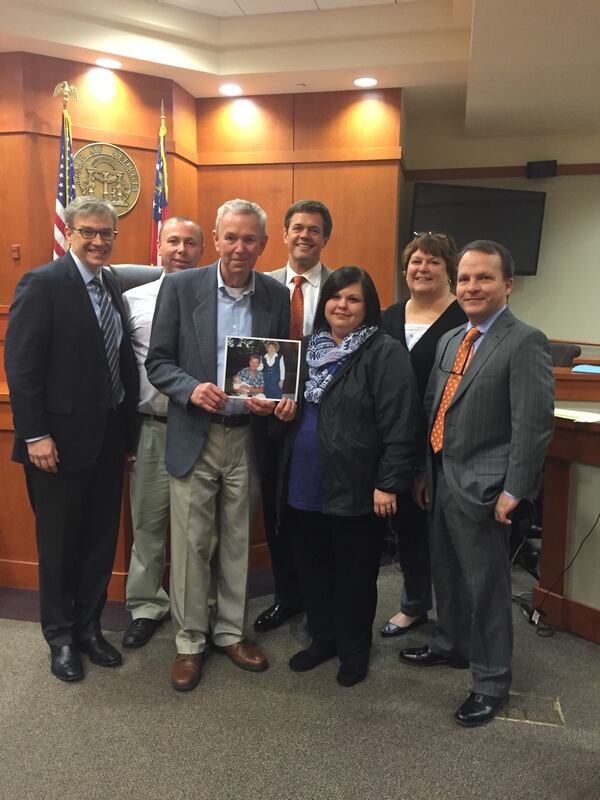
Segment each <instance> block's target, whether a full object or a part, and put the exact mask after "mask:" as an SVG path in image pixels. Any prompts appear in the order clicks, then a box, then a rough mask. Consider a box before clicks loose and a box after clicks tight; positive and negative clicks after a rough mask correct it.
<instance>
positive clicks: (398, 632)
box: [381, 614, 429, 637]
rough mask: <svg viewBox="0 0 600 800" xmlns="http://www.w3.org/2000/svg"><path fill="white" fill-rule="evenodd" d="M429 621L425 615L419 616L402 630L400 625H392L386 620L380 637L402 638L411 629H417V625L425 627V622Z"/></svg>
mask: <svg viewBox="0 0 600 800" xmlns="http://www.w3.org/2000/svg"><path fill="white" fill-rule="evenodd" d="M428 621H429V618H428V616H427V614H421V616H420V617H416V618H415V619H413V621H412V622H411V623H410V625H406V626H405V627H404V628H402V627H401V626H400V625H394V623H393V622H391V621H390V620H388V621H387V622H386V623H385V625H384V626H383V627H382V629H381V635H382V636H384V637H386V636H404V634H405V633H408V632H409V631H410V630H412V629H413V628H418V627H419V625H425V623H426V622H428Z"/></svg>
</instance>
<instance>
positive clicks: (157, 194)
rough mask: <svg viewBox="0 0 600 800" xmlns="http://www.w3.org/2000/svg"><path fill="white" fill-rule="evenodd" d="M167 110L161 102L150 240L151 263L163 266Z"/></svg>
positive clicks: (167, 198) (167, 195)
mask: <svg viewBox="0 0 600 800" xmlns="http://www.w3.org/2000/svg"><path fill="white" fill-rule="evenodd" d="M166 136H167V128H166V126H165V112H164V107H162V104H161V117H160V129H159V131H158V153H157V154H156V174H155V176H154V197H153V198H152V239H151V242H150V263H151V264H154V265H156V266H161V258H160V254H159V252H158V236H159V234H160V228H161V225H162V224H163V222H164V221H165V219H166V218H167V206H168V204H169V186H168V183H167V157H166V155H165V138H166Z"/></svg>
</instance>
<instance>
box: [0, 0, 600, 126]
mask: <svg viewBox="0 0 600 800" xmlns="http://www.w3.org/2000/svg"><path fill="white" fill-rule="evenodd" d="M0 13H1V15H2V16H1V18H2V23H1V24H0V50H5V51H7V50H25V51H28V52H34V53H40V54H43V55H50V56H55V57H60V58H67V59H72V60H76V61H83V62H89V63H90V64H91V63H94V61H95V59H96V58H97V57H98V56H107V55H108V56H114V57H115V58H118V59H119V60H120V61H121V62H122V63H123V69H125V70H130V71H135V72H141V73H145V74H150V75H156V76H160V77H165V78H169V79H172V80H175V81H177V82H178V83H179V84H180V85H181V86H183V87H184V88H185V89H186V90H187V91H189V92H190V93H191V94H193V95H194V96H196V97H212V96H216V95H217V94H218V87H219V85H220V84H221V83H223V82H224V81H225V80H226V81H234V82H236V83H239V84H240V85H241V86H242V87H243V89H244V91H245V93H246V94H271V93H291V92H318V91H328V90H342V89H343V90H349V89H352V88H353V84H352V81H353V80H354V78H356V77H359V76H361V75H364V74H367V75H372V76H374V77H376V78H377V79H378V81H379V86H380V87H383V88H386V87H392V86H400V87H403V88H404V89H405V94H404V97H405V99H406V106H407V110H408V113H409V114H415V115H434V114H439V113H441V112H452V113H456V114H462V115H464V120H465V131H466V133H467V134H468V135H472V136H498V135H509V136H510V135H531V134H542V135H543V134H549V133H569V132H572V133H585V132H593V133H595V132H600V91H599V85H600V81H599V79H600V48H599V47H598V38H599V35H600V2H599V0H569V2H565V0H526V1H524V0H388V2H382V0H379V1H377V0H127V2H123V0H103V2H102V3H98V2H97V0H77V2H73V1H72V0H20V1H19V2H18V3H15V2H14V0H0Z"/></svg>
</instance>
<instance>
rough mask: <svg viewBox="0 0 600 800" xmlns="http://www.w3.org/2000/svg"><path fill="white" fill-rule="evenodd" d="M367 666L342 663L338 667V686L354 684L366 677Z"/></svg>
mask: <svg viewBox="0 0 600 800" xmlns="http://www.w3.org/2000/svg"><path fill="white" fill-rule="evenodd" d="M367 672H368V667H352V666H349V665H347V664H342V665H341V666H340V668H339V669H338V674H337V682H338V683H339V685H340V686H356V684H357V683H360V682H361V681H364V679H365V678H366V677H367Z"/></svg>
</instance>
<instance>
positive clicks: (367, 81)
mask: <svg viewBox="0 0 600 800" xmlns="http://www.w3.org/2000/svg"><path fill="white" fill-rule="evenodd" d="M354 85H355V86H360V88H361V89H368V88H369V87H370V86H377V78H357V79H356V80H355V81H354Z"/></svg>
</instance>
